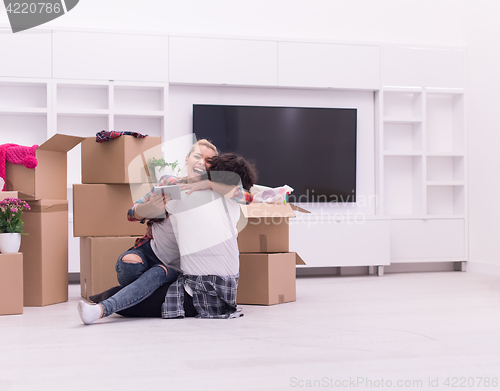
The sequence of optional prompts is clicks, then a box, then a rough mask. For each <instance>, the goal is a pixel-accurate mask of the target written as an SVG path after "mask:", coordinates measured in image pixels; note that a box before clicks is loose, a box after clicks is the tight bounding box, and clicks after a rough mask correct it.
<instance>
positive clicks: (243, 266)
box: [236, 253, 305, 305]
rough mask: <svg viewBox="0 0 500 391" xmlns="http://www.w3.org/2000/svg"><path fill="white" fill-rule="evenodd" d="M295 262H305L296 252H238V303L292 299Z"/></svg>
mask: <svg viewBox="0 0 500 391" xmlns="http://www.w3.org/2000/svg"><path fill="white" fill-rule="evenodd" d="M296 264H297V265H304V264H305V263H304V261H303V260H302V259H301V258H300V257H299V256H298V254H297V253H274V254H262V253H261V254H256V253H250V254H248V253H247V254H241V253H240V279H239V282H238V294H237V297H236V301H237V303H238V304H261V305H273V304H282V303H288V302H290V301H295V300H296V293H295V277H296V273H295V265H296Z"/></svg>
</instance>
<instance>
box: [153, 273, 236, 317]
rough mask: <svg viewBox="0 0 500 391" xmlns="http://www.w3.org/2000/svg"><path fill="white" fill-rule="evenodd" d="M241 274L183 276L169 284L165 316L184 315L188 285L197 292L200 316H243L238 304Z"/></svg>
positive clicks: (164, 309) (195, 296)
mask: <svg viewBox="0 0 500 391" xmlns="http://www.w3.org/2000/svg"><path fill="white" fill-rule="evenodd" d="M238 278H239V276H229V277H228V276H214V275H206V276H192V275H187V274H184V275H181V276H179V278H178V279H177V281H175V282H174V283H173V284H172V285H170V286H169V287H168V290H167V294H166V296H165V302H164V303H163V304H162V306H161V316H162V318H163V319H171V318H184V315H185V312H184V285H187V286H188V287H189V288H190V289H191V290H192V292H193V305H194V308H195V309H196V311H197V312H198V315H196V317H197V318H210V319H231V318H239V317H240V316H243V314H242V313H241V308H238V307H237V306H236V291H237V288H238Z"/></svg>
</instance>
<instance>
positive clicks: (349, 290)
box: [0, 272, 500, 391]
mask: <svg viewBox="0 0 500 391" xmlns="http://www.w3.org/2000/svg"><path fill="white" fill-rule="evenodd" d="M78 300H79V286H78V285H71V286H70V300H69V302H68V303H63V304H57V305H53V306H48V307H42V308H25V309H24V314H23V315H16V316H2V317H0V390H1V391H10V390H15V391H18V390H51V391H58V390H65V391H67V390H108V391H111V390H113V391H114V390H137V391H142V390H163V389H164V390H167V389H168V390H181V391H184V390H217V391H220V390H294V389H356V390H363V389H383V388H392V389H394V390H400V389H401V390H402V389H408V390H412V389H419V390H426V389H429V390H439V389H442V390H449V389H453V388H461V389H464V388H465V389H488V390H494V389H498V388H500V384H498V382H500V277H496V276H488V275H481V274H474V273H461V272H442V273H406V274H405V273H401V274H386V275H384V276H383V277H375V276H361V277H325V278H300V279H298V280H297V301H296V302H294V303H287V304H283V305H277V306H271V307H265V306H244V307H243V311H244V313H245V316H244V317H243V318H239V319H233V320H199V319H182V320H162V319H140V320H138V319H125V318H121V317H119V316H117V315H114V316H112V317H110V318H107V319H105V320H101V321H99V322H98V323H96V324H94V325H91V326H85V325H83V324H82V323H81V321H80V319H79V316H78V313H77V310H76V303H77V301H78ZM454 378H456V379H454ZM447 379H448V382H447ZM480 381H481V383H479V382H480ZM467 384H468V386H467ZM464 386H465V387H464ZM478 386H479V387H478Z"/></svg>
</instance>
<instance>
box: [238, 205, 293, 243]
mask: <svg viewBox="0 0 500 391" xmlns="http://www.w3.org/2000/svg"><path fill="white" fill-rule="evenodd" d="M241 212H242V215H243V216H244V217H245V218H246V219H248V221H247V224H246V226H245V228H243V230H242V231H241V232H240V233H239V234H238V247H239V249H240V252H241V253H286V252H288V251H289V241H288V236H289V227H288V219H289V218H290V217H295V213H294V211H293V208H292V205H291V204H266V203H255V204H250V205H241Z"/></svg>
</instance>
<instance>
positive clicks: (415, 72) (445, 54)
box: [382, 46, 465, 88]
mask: <svg viewBox="0 0 500 391" xmlns="http://www.w3.org/2000/svg"><path fill="white" fill-rule="evenodd" d="M464 74H465V53H464V51H463V50H462V49H428V48H418V47H402V46H401V47H400V46H385V47H383V48H382V85H384V86H415V87H435V88H464Z"/></svg>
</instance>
